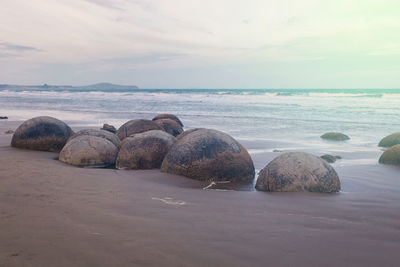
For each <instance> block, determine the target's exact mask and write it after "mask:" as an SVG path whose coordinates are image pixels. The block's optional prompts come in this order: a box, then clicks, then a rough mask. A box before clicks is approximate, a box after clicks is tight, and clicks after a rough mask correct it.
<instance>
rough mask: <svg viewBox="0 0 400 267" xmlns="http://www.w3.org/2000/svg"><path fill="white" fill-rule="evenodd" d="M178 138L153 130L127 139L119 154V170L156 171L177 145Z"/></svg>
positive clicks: (117, 165)
mask: <svg viewBox="0 0 400 267" xmlns="http://www.w3.org/2000/svg"><path fill="white" fill-rule="evenodd" d="M175 142H176V138H175V137H173V136H172V135H170V134H169V133H166V132H164V131H160V130H152V131H147V132H144V133H139V134H135V135H134V136H132V137H128V138H125V139H124V141H123V142H122V143H121V146H120V150H119V152H118V157H117V163H116V167H117V169H156V168H160V166H161V163H162V161H163V159H164V157H165V155H166V154H167V153H168V151H169V150H170V149H171V147H172V146H173V145H174V144H175Z"/></svg>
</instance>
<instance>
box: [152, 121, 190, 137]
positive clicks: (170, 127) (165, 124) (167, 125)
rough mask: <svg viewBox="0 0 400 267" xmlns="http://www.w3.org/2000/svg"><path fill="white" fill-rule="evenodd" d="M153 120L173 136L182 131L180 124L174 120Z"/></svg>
mask: <svg viewBox="0 0 400 267" xmlns="http://www.w3.org/2000/svg"><path fill="white" fill-rule="evenodd" d="M154 122H155V123H157V124H158V125H159V126H161V127H162V128H163V129H164V131H166V132H167V133H169V134H171V135H173V136H178V135H180V134H181V133H183V128H182V126H180V125H179V123H177V122H176V121H174V120H171V119H162V120H155V121H154Z"/></svg>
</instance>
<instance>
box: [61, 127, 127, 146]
mask: <svg viewBox="0 0 400 267" xmlns="http://www.w3.org/2000/svg"><path fill="white" fill-rule="evenodd" d="M82 135H90V136H97V137H101V138H105V139H107V140H108V141H110V142H111V143H113V144H114V145H115V146H118V145H119V143H120V142H121V140H119V138H118V136H116V135H115V134H113V133H110V132H109V131H104V130H95V129H83V130H80V131H79V132H77V133H75V134H74V135H72V136H71V137H70V138H69V139H68V142H70V141H71V140H72V139H74V138H76V137H78V136H82Z"/></svg>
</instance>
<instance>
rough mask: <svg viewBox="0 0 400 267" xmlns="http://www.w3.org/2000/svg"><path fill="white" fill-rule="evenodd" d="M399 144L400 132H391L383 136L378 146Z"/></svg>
mask: <svg viewBox="0 0 400 267" xmlns="http://www.w3.org/2000/svg"><path fill="white" fill-rule="evenodd" d="M398 144H400V132H398V133H393V134H391V135H388V136H386V137H385V138H383V139H382V140H381V141H380V142H379V145H378V146H380V147H391V146H395V145H398Z"/></svg>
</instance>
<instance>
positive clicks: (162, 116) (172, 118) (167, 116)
mask: <svg viewBox="0 0 400 267" xmlns="http://www.w3.org/2000/svg"><path fill="white" fill-rule="evenodd" d="M163 119H171V120H174V121H176V122H177V123H179V125H180V126H181V127H183V123H182V122H181V120H180V119H179V118H178V117H177V116H175V115H174V114H159V115H157V116H155V117H154V118H153V121H156V120H163Z"/></svg>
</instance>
